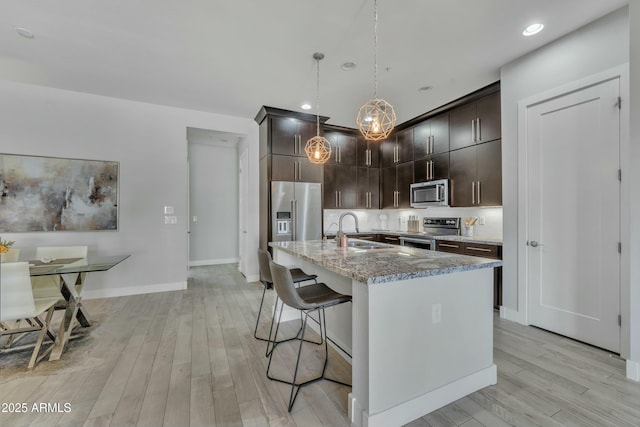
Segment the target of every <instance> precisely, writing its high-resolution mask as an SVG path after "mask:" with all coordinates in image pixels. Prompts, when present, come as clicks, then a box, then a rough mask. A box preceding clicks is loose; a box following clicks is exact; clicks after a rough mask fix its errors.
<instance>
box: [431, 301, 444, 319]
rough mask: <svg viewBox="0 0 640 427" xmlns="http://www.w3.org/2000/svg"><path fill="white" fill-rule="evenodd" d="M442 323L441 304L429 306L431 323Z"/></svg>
mask: <svg viewBox="0 0 640 427" xmlns="http://www.w3.org/2000/svg"><path fill="white" fill-rule="evenodd" d="M440 321H442V304H439V303H438V304H433V305H432V306H431V323H434V324H435V323H440Z"/></svg>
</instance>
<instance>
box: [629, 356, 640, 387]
mask: <svg viewBox="0 0 640 427" xmlns="http://www.w3.org/2000/svg"><path fill="white" fill-rule="evenodd" d="M627 378H629V379H630V380H632V381H636V382H640V362H635V361H633V360H627Z"/></svg>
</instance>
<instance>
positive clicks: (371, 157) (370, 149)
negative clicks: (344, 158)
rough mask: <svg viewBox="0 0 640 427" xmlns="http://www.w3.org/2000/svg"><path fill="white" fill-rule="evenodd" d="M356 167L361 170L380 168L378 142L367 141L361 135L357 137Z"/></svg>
mask: <svg viewBox="0 0 640 427" xmlns="http://www.w3.org/2000/svg"><path fill="white" fill-rule="evenodd" d="M356 156H357V160H356V166H358V167H363V168H377V167H378V166H380V142H378V141H367V140H366V139H364V137H363V136H362V135H359V136H358V137H357V143H356Z"/></svg>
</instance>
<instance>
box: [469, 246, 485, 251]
mask: <svg viewBox="0 0 640 427" xmlns="http://www.w3.org/2000/svg"><path fill="white" fill-rule="evenodd" d="M467 249H469V250H471V251H480V252H491V249H485V248H476V247H475V246H467Z"/></svg>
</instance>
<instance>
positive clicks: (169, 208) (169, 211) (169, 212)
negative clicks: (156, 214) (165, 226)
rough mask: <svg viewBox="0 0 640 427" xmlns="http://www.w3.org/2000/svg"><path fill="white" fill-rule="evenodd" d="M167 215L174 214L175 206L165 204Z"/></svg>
mask: <svg viewBox="0 0 640 427" xmlns="http://www.w3.org/2000/svg"><path fill="white" fill-rule="evenodd" d="M164 214H165V215H173V206H165V207H164Z"/></svg>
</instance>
